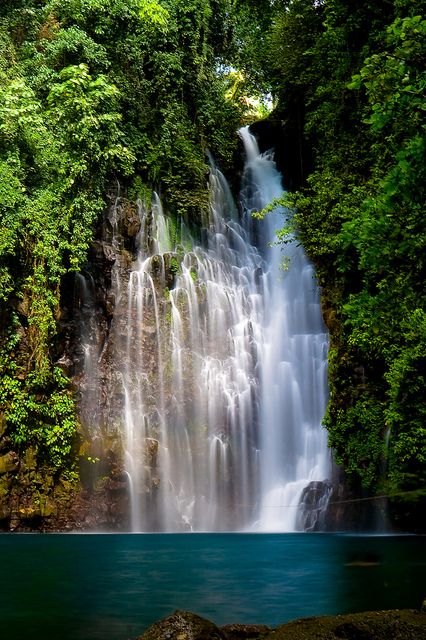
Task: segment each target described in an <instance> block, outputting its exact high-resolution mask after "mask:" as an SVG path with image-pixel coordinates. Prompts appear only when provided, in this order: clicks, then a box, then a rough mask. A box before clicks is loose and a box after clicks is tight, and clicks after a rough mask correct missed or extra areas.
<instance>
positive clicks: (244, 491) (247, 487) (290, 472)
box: [115, 129, 329, 531]
mask: <svg viewBox="0 0 426 640" xmlns="http://www.w3.org/2000/svg"><path fill="white" fill-rule="evenodd" d="M240 135H241V137H242V139H243V142H244V145H245V149H246V155H247V162H246V167H245V172H244V178H243V190H242V195H241V203H242V208H243V210H244V211H243V222H242V223H240V222H239V221H238V213H237V209H236V206H235V204H234V202H233V200H232V196H231V193H230V190H229V187H228V185H227V183H226V181H225V179H224V177H223V175H222V174H221V173H220V172H219V171H218V170H217V169H216V168H215V167H214V166H213V167H212V169H211V176H210V191H211V205H210V213H209V220H208V229H207V232H206V234H205V235H206V238H205V242H203V243H202V244H203V246H202V244H201V243H198V244H197V243H195V242H194V241H191V240H190V239H189V238H188V234H187V233H185V231H184V230H183V232H182V233H181V236H182V239H181V244H180V246H172V244H171V241H170V235H171V234H170V230H169V228H168V222H167V220H166V218H165V216H164V214H163V211H162V208H161V203H160V200H159V199H158V197H155V199H154V202H153V206H152V210H151V211H146V210H144V209H143V207H142V206H140V208H139V210H140V216H141V223H142V226H141V231H140V233H139V236H138V259H137V262H136V263H135V264H134V265H133V267H132V270H131V273H130V279H129V284H128V289H127V292H125V296H126V300H127V303H126V304H127V312H126V314H127V316H126V326H127V330H126V335H125V337H124V339H122V340H121V345H122V346H121V347H120V349H121V351H120V353H119V356H118V358H117V362H119V363H120V364H118V365H117V366H118V369H119V371H120V376H121V381H122V387H123V390H124V393H123V396H124V405H125V406H124V423H125V435H124V446H125V457H126V459H125V465H126V473H127V476H128V479H129V491H130V503H131V504H130V506H131V528H132V530H134V531H153V530H154V531H179V530H194V531H221V530H224V531H232V530H255V531H256V530H257V531H292V530H295V528H296V526H297V512H298V508H297V506H298V503H299V500H300V497H301V493H302V490H303V488H304V487H306V486H307V484H308V483H309V482H310V481H312V480H320V481H321V480H325V479H326V478H327V475H328V472H329V470H328V452H327V443H326V435H325V432H324V430H323V429H322V427H321V420H322V417H323V414H324V411H325V405H326V399H327V382H326V357H327V335H326V332H325V329H324V325H323V323H322V319H321V313H320V306H319V296H318V289H317V286H316V284H315V278H314V273H313V269H312V266H311V265H310V263H309V262H308V261H307V259H306V257H305V254H304V252H303V249H302V248H301V247H300V246H298V245H297V243H296V242H294V243H291V244H290V245H286V246H285V249H284V251H283V249H282V247H277V246H272V247H269V246H268V243H269V242H270V241H273V240H274V231H275V230H277V229H279V228H281V227H282V226H283V224H284V222H285V215H283V212H279V211H275V212H273V213H271V214H269V215H268V216H267V217H266V219H265V221H264V222H261V223H258V224H257V227H256V233H255V234H253V233H252V232H250V231H249V229H250V228H252V227H253V223H252V220H251V215H250V214H251V211H252V210H255V209H260V208H262V207H264V206H265V205H266V204H268V203H269V202H270V201H271V200H272V199H273V198H274V197H277V196H279V195H281V193H282V186H281V177H280V174H279V173H278V172H277V170H276V167H275V163H274V162H273V159H272V157H271V155H270V154H263V155H261V154H260V153H259V150H258V148H257V144H256V142H255V139H254V138H253V136H251V134H250V133H249V131H248V129H243V130H241V132H240ZM254 235H256V240H255V239H254ZM189 243H192V248H188V244H189ZM255 244H256V245H257V246H255ZM283 259H284V261H285V262H286V263H287V262H288V269H285V270H283V269H282V262H283ZM121 295H123V292H121ZM120 313H121V315H122V311H121V312H120ZM118 320H119V322H121V324H122V322H123V319H122V318H120V319H118ZM118 320H117V321H116V320H115V321H116V322H117V323H118Z"/></svg>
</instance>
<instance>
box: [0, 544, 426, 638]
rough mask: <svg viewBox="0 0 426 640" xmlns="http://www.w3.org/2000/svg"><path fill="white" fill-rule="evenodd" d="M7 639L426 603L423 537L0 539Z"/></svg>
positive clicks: (100, 634)
mask: <svg viewBox="0 0 426 640" xmlns="http://www.w3.org/2000/svg"><path fill="white" fill-rule="evenodd" d="M0 553H1V562H0V571H1V574H0V575H1V585H2V595H1V598H0V637H4V638H8V640H24V638H25V639H27V638H29V637H31V639H32V640H42V639H43V640H46V638H49V640H56V639H58V640H59V639H60V640H101V639H102V640H127V639H128V638H136V637H137V636H138V635H139V634H140V633H142V631H143V630H144V629H145V628H146V627H147V626H148V625H149V624H151V623H152V622H153V621H155V620H157V619H159V618H161V617H164V616H166V615H168V614H170V613H171V612H172V611H174V610H175V609H178V608H179V609H189V610H191V611H194V612H196V613H198V614H199V615H202V616H205V617H207V618H210V619H211V620H213V621H214V622H215V623H216V624H219V625H221V624H227V623H231V622H247V623H251V622H253V623H255V622H257V623H265V624H269V625H277V624H280V623H282V622H285V621H287V620H290V619H293V618H297V617H300V616H310V615H326V614H335V613H348V612H351V611H363V610H371V609H388V608H404V607H418V606H419V605H420V603H421V601H422V599H423V596H424V585H423V575H424V569H425V565H426V537H414V536H405V537H402V536H398V537H396V536H395V537H393V536H383V537H381V536H375V537H371V536H351V535H342V536H340V535H328V534H274V535H269V534H262V535H259V534H193V535H173V534H168V535H167V534H162V535H161V534H160V535H156V534H149V535H121V534H118V535H61V534H58V535H23V534H21V535H19V534H12V535H9V534H5V535H2V536H0Z"/></svg>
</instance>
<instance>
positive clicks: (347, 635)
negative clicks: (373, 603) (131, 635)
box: [138, 609, 426, 640]
mask: <svg viewBox="0 0 426 640" xmlns="http://www.w3.org/2000/svg"><path fill="white" fill-rule="evenodd" d="M425 638H426V613H425V612H424V611H416V610H414V609H401V610H398V609H396V610H392V611H369V612H366V613H351V614H347V615H339V616H322V617H315V618H301V619H300V620H294V621H292V622H288V623H287V624H283V625H281V626H279V627H277V628H275V629H270V628H269V627H266V626H265V625H242V624H233V625H226V626H225V627H217V626H216V625H215V624H213V622H210V621H209V620H206V619H205V618H201V617H200V616H197V615H195V614H194V613H190V612H189V611H175V613H173V614H172V615H171V616H168V617H167V618H164V619H163V620H160V621H159V622H155V623H154V624H153V625H152V626H151V627H149V628H148V629H147V630H146V631H145V633H144V634H143V635H142V636H140V638H139V639H138V640H210V639H211V640H249V639H250V640H425Z"/></svg>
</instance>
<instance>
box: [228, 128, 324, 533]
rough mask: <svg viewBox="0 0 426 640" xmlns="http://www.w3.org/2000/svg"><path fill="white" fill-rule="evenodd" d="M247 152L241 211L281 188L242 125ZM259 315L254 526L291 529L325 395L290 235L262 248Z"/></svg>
mask: <svg viewBox="0 0 426 640" xmlns="http://www.w3.org/2000/svg"><path fill="white" fill-rule="evenodd" d="M241 136H242V139H243V142H244V146H245V149H246V154H247V163H246V170H245V179H246V183H247V184H246V190H245V191H246V193H245V194H243V195H244V197H243V203H244V208H245V211H246V213H248V214H250V212H251V211H253V210H258V209H262V208H264V207H265V206H266V205H267V204H269V203H270V202H271V201H272V200H273V199H274V198H277V197H279V196H281V195H282V186H281V176H280V174H279V173H278V171H277V170H276V167H275V164H274V162H273V160H272V158H271V155H270V154H268V153H266V154H263V155H262V154H260V153H259V149H258V146H257V143H256V140H255V138H254V137H253V136H252V135H251V134H250V132H249V131H248V129H247V128H246V129H243V130H241ZM283 214H285V212H283V211H282V210H279V209H276V210H275V211H274V212H272V213H270V214H268V215H267V217H266V219H265V223H266V229H265V231H264V234H263V235H264V237H266V238H268V239H269V240H273V239H274V234H275V231H277V230H278V229H280V228H282V227H283V224H284V223H285V222H286V218H285V215H283ZM266 261H267V264H268V273H267V274H266V275H265V285H264V288H265V292H264V295H265V300H264V307H265V314H264V318H263V326H262V329H263V336H262V348H261V350H260V352H261V355H260V381H261V396H260V398H261V400H260V404H261V410H260V425H259V434H260V461H259V462H260V505H261V506H260V515H259V520H258V521H257V523H256V528H257V529H258V530H261V531H271V530H272V531H293V530H295V528H296V522H297V515H298V513H297V507H298V504H299V500H300V498H301V495H302V491H303V489H304V488H305V487H306V486H307V485H308V483H309V482H313V481H318V480H319V481H322V480H325V479H326V478H327V475H328V472H329V461H328V453H327V438H326V434H325V431H324V429H322V428H321V421H322V418H323V416H324V412H325V408H326V402H327V379H326V362H327V349H328V339H327V334H326V331H325V327H324V324H323V321H322V317H321V310H320V302H319V292H318V288H317V286H316V283H315V277H314V272H313V268H312V266H311V264H310V263H309V262H308V260H307V258H306V256H305V253H304V251H303V249H302V247H301V246H300V245H298V244H297V243H296V242H295V241H293V242H291V243H289V244H287V245H284V246H282V245H281V246H276V245H275V246H274V245H273V244H272V246H269V247H268V249H267V251H266Z"/></svg>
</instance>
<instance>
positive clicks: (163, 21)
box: [138, 0, 170, 33]
mask: <svg viewBox="0 0 426 640" xmlns="http://www.w3.org/2000/svg"><path fill="white" fill-rule="evenodd" d="M138 4H139V16H140V18H141V20H142V21H143V22H147V23H148V24H149V26H153V27H155V28H157V29H158V30H159V31H161V32H162V33H167V29H168V21H169V17H170V14H169V12H168V11H167V9H166V8H165V7H163V6H161V4H160V3H159V2H156V1H155V0H139V3H138Z"/></svg>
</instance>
